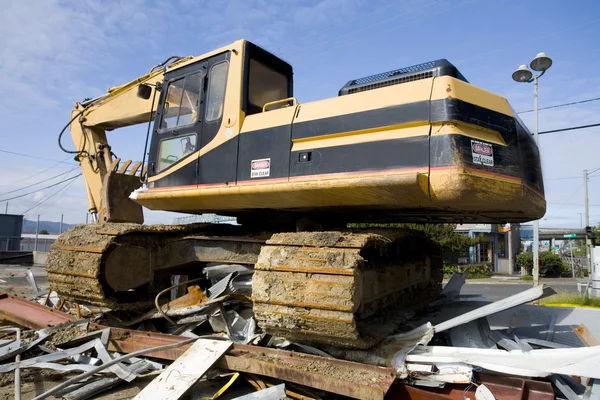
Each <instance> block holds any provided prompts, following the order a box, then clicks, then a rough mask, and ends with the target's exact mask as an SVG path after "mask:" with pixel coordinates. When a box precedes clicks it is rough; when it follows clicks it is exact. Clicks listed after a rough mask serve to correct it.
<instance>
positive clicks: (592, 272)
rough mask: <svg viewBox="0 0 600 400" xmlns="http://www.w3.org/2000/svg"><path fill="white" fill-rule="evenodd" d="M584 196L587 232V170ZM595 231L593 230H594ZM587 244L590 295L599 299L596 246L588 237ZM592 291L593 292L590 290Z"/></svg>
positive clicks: (588, 206) (599, 275)
mask: <svg viewBox="0 0 600 400" xmlns="http://www.w3.org/2000/svg"><path fill="white" fill-rule="evenodd" d="M583 196H584V204H585V226H586V231H587V227H588V226H590V205H589V199H588V171H587V169H584V170H583ZM592 229H593V228H592ZM585 244H586V246H585V247H586V248H587V258H588V265H589V273H590V280H591V284H592V285H591V288H590V285H589V283H590V282H589V280H588V293H589V294H590V296H591V297H597V296H598V295H599V294H600V271H596V266H595V265H594V246H593V245H592V241H591V239H590V238H589V237H586V239H585ZM590 289H591V290H590Z"/></svg>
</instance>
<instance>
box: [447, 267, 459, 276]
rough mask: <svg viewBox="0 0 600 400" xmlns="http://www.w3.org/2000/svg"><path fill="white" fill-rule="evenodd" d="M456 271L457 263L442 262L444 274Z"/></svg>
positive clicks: (451, 273)
mask: <svg viewBox="0 0 600 400" xmlns="http://www.w3.org/2000/svg"><path fill="white" fill-rule="evenodd" d="M457 272H458V265H449V264H444V276H448V275H454V274H455V273H457Z"/></svg>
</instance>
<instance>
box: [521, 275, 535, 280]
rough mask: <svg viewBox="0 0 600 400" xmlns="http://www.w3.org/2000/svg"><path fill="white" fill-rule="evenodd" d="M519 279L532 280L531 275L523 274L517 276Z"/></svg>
mask: <svg viewBox="0 0 600 400" xmlns="http://www.w3.org/2000/svg"><path fill="white" fill-rule="evenodd" d="M519 280H522V281H532V280H533V275H523V276H522V277H520V278H519Z"/></svg>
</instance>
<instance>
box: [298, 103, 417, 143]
mask: <svg viewBox="0 0 600 400" xmlns="http://www.w3.org/2000/svg"><path fill="white" fill-rule="evenodd" d="M415 121H429V101H419V102H415V103H408V104H400V105H397V106H392V107H386V108H378V109H376V110H369V111H362V112H358V113H354V114H345V115H338V116H335V117H329V118H321V119H316V120H312V121H306V122H298V123H294V125H293V129H292V138H293V139H302V138H307V137H312V136H322V135H330V134H333V133H342V132H349V131H357V130H362V129H371V128H377V127H385V126H389V125H398V124H404V123H407V122H415Z"/></svg>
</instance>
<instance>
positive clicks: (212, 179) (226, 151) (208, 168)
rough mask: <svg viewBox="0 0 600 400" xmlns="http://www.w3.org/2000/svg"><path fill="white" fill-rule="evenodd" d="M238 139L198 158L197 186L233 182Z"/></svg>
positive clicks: (229, 141)
mask: <svg viewBox="0 0 600 400" xmlns="http://www.w3.org/2000/svg"><path fill="white" fill-rule="evenodd" d="M237 150H238V138H237V136H236V137H235V138H232V139H230V140H228V141H226V142H225V143H223V144H221V145H220V146H218V147H217V148H215V149H212V150H211V151H209V152H208V153H206V154H204V155H203V156H202V157H200V168H199V170H198V184H200V185H203V184H211V183H231V182H235V174H236V171H235V168H236V166H237Z"/></svg>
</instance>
